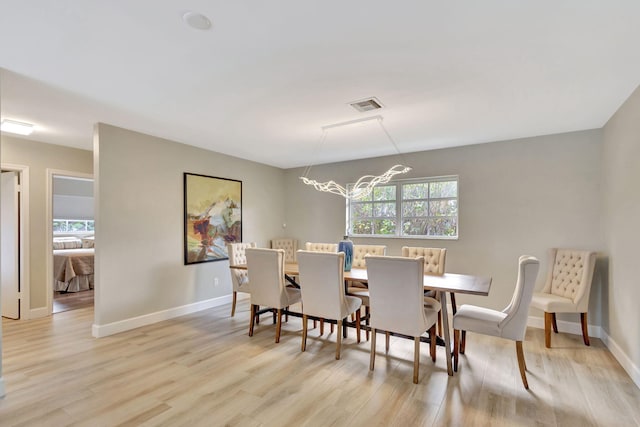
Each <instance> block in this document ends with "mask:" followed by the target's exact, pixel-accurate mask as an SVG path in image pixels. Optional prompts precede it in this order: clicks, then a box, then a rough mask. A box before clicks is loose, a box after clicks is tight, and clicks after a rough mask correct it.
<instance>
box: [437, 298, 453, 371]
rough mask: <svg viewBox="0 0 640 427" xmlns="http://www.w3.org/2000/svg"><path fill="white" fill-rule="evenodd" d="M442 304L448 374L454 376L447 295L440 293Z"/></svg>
mask: <svg viewBox="0 0 640 427" xmlns="http://www.w3.org/2000/svg"><path fill="white" fill-rule="evenodd" d="M440 303H441V304H442V328H443V329H444V331H443V332H444V351H445V355H446V358H447V373H448V374H449V376H453V366H452V363H451V337H450V334H449V313H448V312H447V293H446V292H445V291H441V292H440Z"/></svg>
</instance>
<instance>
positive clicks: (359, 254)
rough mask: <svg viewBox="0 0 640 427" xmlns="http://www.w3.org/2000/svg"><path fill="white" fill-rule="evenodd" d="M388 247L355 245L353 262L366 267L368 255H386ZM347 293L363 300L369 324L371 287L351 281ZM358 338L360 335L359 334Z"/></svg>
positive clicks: (356, 266) (357, 265)
mask: <svg viewBox="0 0 640 427" xmlns="http://www.w3.org/2000/svg"><path fill="white" fill-rule="evenodd" d="M386 254H387V247H386V246H384V245H353V264H352V267H355V268H366V267H367V265H366V263H365V257H366V256H367V255H379V256H382V255H386ZM347 295H349V296H353V297H358V298H360V299H361V300H362V306H363V307H364V310H365V312H364V313H365V314H364V319H365V322H366V324H367V326H368V325H369V288H368V287H367V285H365V284H363V283H360V282H353V281H349V282H348V283H347ZM366 335H367V340H368V339H369V329H368V328H367V330H366ZM358 339H360V337H359V336H358Z"/></svg>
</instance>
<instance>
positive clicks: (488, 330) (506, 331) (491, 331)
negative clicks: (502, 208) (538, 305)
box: [453, 255, 540, 389]
mask: <svg viewBox="0 0 640 427" xmlns="http://www.w3.org/2000/svg"><path fill="white" fill-rule="evenodd" d="M539 267H540V262H539V261H538V259H537V258H535V257H532V256H528V255H522V256H521V257H520V258H519V260H518V279H517V281H516V288H515V290H514V292H513V297H512V298H511V302H510V303H509V305H508V306H507V307H505V308H504V309H503V310H502V311H498V310H492V309H489V308H484V307H478V306H475V305H470V304H464V305H462V306H461V307H460V308H459V309H458V311H457V312H456V314H454V315H453V367H454V370H456V371H457V370H458V357H459V353H460V344H461V343H460V331H461V330H462V331H470V332H477V333H479V334H484V335H491V336H494V337H500V338H506V339H508V340H512V341H515V342H516V354H517V357H518V367H519V368H520V376H521V377H522V384H523V385H524V388H526V389H528V388H529V384H528V383H527V375H526V373H525V370H526V369H527V365H526V363H525V360H524V352H523V350H522V341H523V340H524V334H525V331H526V329H527V316H528V313H529V305H530V304H531V297H532V295H533V288H534V287H535V285H536V277H537V276H538V269H539Z"/></svg>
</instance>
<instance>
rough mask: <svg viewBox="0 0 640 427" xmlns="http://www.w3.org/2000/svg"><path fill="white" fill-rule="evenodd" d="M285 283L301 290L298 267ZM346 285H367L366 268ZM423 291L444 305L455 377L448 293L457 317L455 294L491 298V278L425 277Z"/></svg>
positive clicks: (289, 270)
mask: <svg viewBox="0 0 640 427" xmlns="http://www.w3.org/2000/svg"><path fill="white" fill-rule="evenodd" d="M229 268H231V269H238V270H246V269H247V265H246V264H233V265H229ZM284 274H285V279H286V280H287V281H288V282H289V283H291V284H292V285H294V286H299V283H297V282H296V280H295V277H298V276H299V274H300V269H299V267H298V264H297V263H285V265H284ZM344 280H345V281H349V280H351V281H357V282H360V283H363V284H365V285H366V284H367V282H368V276H367V269H366V268H355V267H354V268H352V269H351V270H350V271H345V272H344ZM424 289H425V290H432V291H436V292H438V294H439V296H440V303H441V304H442V308H441V310H442V329H443V331H442V333H443V334H444V337H443V339H444V347H445V354H446V359H447V373H448V374H449V375H450V376H453V364H452V360H451V359H452V354H453V353H452V347H451V331H450V330H449V316H448V307H447V293H448V294H449V295H450V296H451V309H452V311H453V314H455V313H456V309H457V307H456V302H455V294H468V295H482V296H488V295H489V290H490V289H491V277H486V276H476V275H471V274H457V273H444V274H442V275H433V274H425V275H424Z"/></svg>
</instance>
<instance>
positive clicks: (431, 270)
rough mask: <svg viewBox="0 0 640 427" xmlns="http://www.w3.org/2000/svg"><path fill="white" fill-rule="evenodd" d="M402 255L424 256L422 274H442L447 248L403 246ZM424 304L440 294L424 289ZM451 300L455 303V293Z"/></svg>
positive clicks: (439, 318) (439, 323)
mask: <svg viewBox="0 0 640 427" xmlns="http://www.w3.org/2000/svg"><path fill="white" fill-rule="evenodd" d="M402 256H403V257H409V258H418V257H423V258H424V274H433V275H437V276H442V275H443V274H444V268H445V260H446V258H447V250H446V249H445V248H423V247H420V246H403V247H402ZM424 296H425V304H429V303H431V301H432V300H433V299H434V298H435V299H437V300H439V299H440V296H439V295H438V293H437V292H435V291H426V292H425V293H424ZM451 301H453V302H454V304H455V294H453V293H451ZM438 333H439V334H442V317H441V315H440V314H438Z"/></svg>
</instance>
